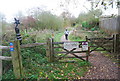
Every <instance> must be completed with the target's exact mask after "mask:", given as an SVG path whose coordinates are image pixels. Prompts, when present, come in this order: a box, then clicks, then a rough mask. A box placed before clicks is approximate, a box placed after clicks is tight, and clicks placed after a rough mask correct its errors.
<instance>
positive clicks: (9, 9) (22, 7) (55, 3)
mask: <svg viewBox="0 0 120 81" xmlns="http://www.w3.org/2000/svg"><path fill="white" fill-rule="evenodd" d="M60 1H62V2H64V0H0V12H2V13H3V14H5V16H6V19H7V21H10V20H12V19H13V18H14V17H15V15H16V14H17V13H18V12H20V11H22V12H23V13H27V10H28V9H30V8H33V7H44V8H45V9H46V10H51V11H52V13H54V14H56V15H60V14H61V12H62V11H63V10H62V8H60V6H59V5H60ZM73 1H74V0H73ZM77 1H78V2H79V3H76V4H77V7H76V6H75V5H73V4H72V3H71V4H70V5H69V6H67V9H68V10H69V12H71V13H72V14H73V15H74V16H76V17H77V16H78V15H79V13H81V12H86V11H88V10H87V9H90V8H91V4H90V2H86V0H77ZM85 7H86V8H85ZM113 12H114V13H116V10H115V9H114V10H112V12H111V9H109V11H108V12H106V13H107V14H109V13H113Z"/></svg>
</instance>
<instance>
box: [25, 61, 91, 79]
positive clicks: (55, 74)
mask: <svg viewBox="0 0 120 81" xmlns="http://www.w3.org/2000/svg"><path fill="white" fill-rule="evenodd" d="M88 66H89V63H88V62H83V61H81V60H79V61H76V62H75V63H69V62H54V63H43V64H38V65H37V66H36V67H34V68H33V70H30V71H27V72H26V74H25V76H26V78H39V79H80V77H81V76H83V75H84V73H85V72H86V71H87V70H88Z"/></svg>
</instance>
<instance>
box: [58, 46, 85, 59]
mask: <svg viewBox="0 0 120 81" xmlns="http://www.w3.org/2000/svg"><path fill="white" fill-rule="evenodd" d="M62 49H64V48H62ZM64 50H65V51H66V52H67V53H66V54H65V55H64V56H62V57H60V58H59V59H58V60H60V59H61V58H63V57H65V56H66V55H68V54H72V55H74V56H75V57H76V58H79V59H81V60H83V61H85V60H84V59H83V58H82V57H79V56H77V55H76V54H74V53H72V52H73V51H74V50H76V48H73V49H72V50H70V51H68V50H67V49H64Z"/></svg>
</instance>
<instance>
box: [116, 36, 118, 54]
mask: <svg viewBox="0 0 120 81" xmlns="http://www.w3.org/2000/svg"><path fill="white" fill-rule="evenodd" d="M116 53H119V34H116Z"/></svg>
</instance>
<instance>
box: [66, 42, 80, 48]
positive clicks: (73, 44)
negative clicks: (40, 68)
mask: <svg viewBox="0 0 120 81" xmlns="http://www.w3.org/2000/svg"><path fill="white" fill-rule="evenodd" d="M73 48H79V42H65V43H64V49H69V50H70V49H73Z"/></svg>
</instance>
